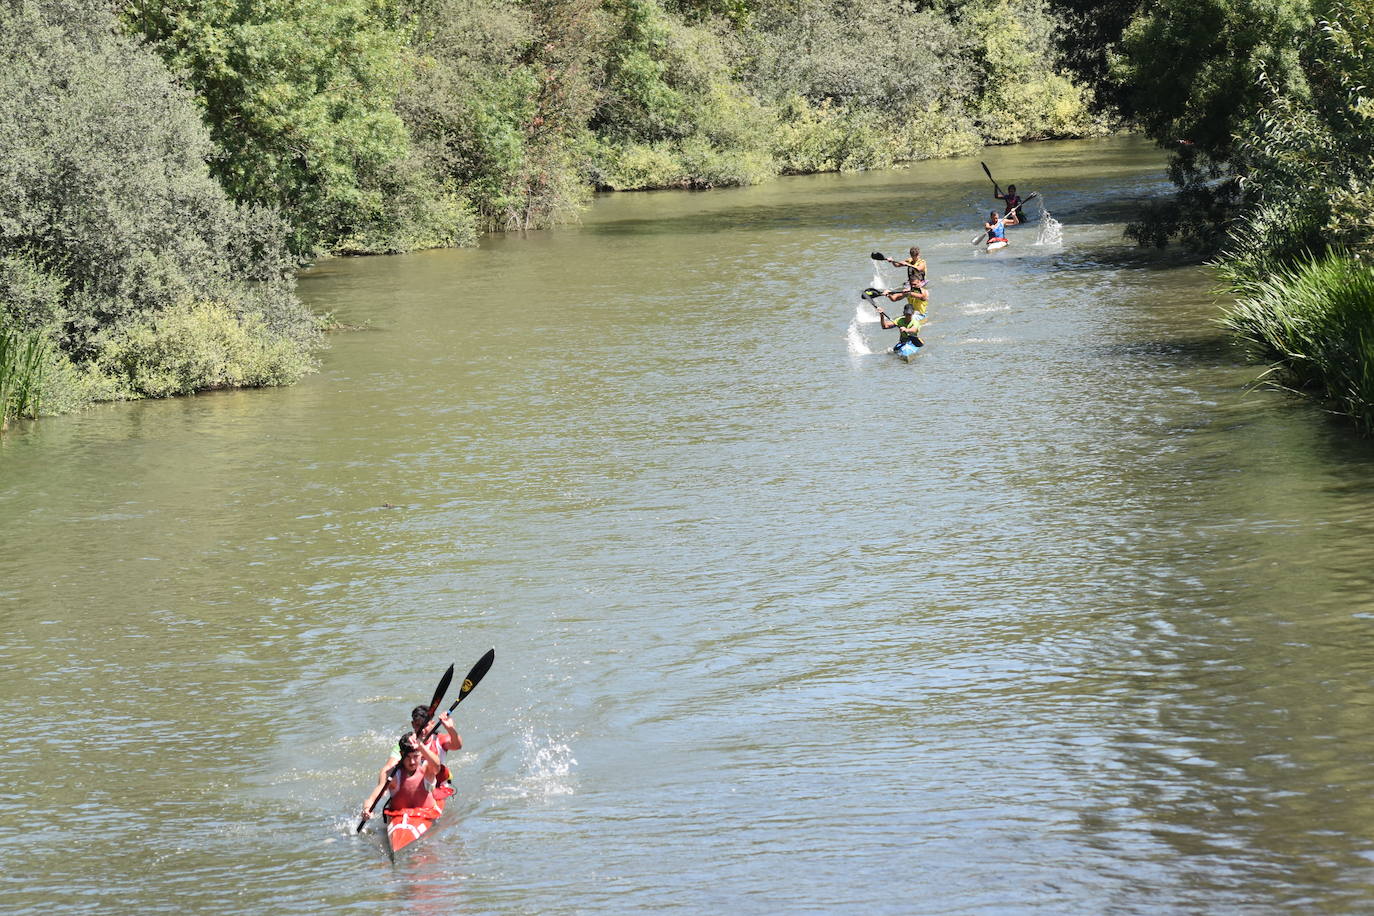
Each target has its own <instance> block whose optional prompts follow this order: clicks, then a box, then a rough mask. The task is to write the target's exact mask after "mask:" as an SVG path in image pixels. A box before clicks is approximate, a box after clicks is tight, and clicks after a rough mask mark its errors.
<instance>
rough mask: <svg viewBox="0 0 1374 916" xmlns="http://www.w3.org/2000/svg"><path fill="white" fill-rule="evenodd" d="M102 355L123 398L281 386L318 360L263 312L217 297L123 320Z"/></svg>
mask: <svg viewBox="0 0 1374 916" xmlns="http://www.w3.org/2000/svg"><path fill="white" fill-rule="evenodd" d="M103 343H104V345H103V346H102V347H101V351H100V357H99V359H98V361H97V363H98V365H99V368H100V370H101V373H102V375H104V376H105V377H106V378H109V379H112V380H114V381H115V382H116V383H117V384H119V385H120V387H121V388H122V390H123V392H122V393H123V394H124V396H126V397H137V396H139V395H146V396H148V397H166V396H168V395H175V394H190V393H192V392H196V391H205V390H208V389H214V388H239V387H264V386H269V385H284V384H288V383H290V382H294V381H296V380H297V379H299V378H300V377H301V376H302V375H303V374H304V373H306V372H307V371H310V370H311V369H312V368H313V365H312V364H311V363H310V362H309V361H308V360H307V359H306V358H305V357H304V356H303V355H302V353H301V351H300V350H299V348H297V347H295V346H294V345H293V343H292V341H290V340H289V339H286V338H282V337H279V336H275V335H273V334H271V333H269V332H268V331H267V329H266V328H265V327H264V326H263V322H262V320H261V319H260V318H256V317H254V318H249V319H247V320H245V319H244V318H242V317H241V316H240V315H239V314H238V313H237V312H236V310H235V309H234V308H232V307H230V306H228V305H226V304H224V303H220V302H204V301H200V302H188V303H183V304H179V305H177V306H175V307H173V308H170V309H166V310H163V311H161V312H158V313H156V314H153V315H148V316H145V317H141V318H140V319H138V320H136V321H132V322H127V323H125V324H122V325H120V326H119V327H118V328H116V329H114V330H112V331H111V332H110V333H109V334H107V335H106V337H105V340H104V342H103Z"/></svg>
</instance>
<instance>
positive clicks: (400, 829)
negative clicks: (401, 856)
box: [382, 786, 453, 861]
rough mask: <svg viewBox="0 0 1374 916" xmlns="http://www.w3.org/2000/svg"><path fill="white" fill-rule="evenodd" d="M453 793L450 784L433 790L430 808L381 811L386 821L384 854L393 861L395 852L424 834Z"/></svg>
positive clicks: (440, 815) (432, 825) (441, 813)
mask: <svg viewBox="0 0 1374 916" xmlns="http://www.w3.org/2000/svg"><path fill="white" fill-rule="evenodd" d="M452 794H453V787H452V786H441V787H439V788H437V789H435V790H434V806H433V807H430V808H398V809H396V810H391V809H387V810H385V811H383V812H382V817H383V819H384V820H385V821H386V839H385V842H386V854H387V855H388V856H390V857H391V859H392V861H395V859H396V854H397V853H398V852H400V851H401V850H402V849H405V848H406V847H407V846H409V845H410V844H412V843H414V842H415V841H416V840H418V839H420V837H422V836H424V835H425V834H426V833H428V832H429V831H430V830H431V829H433V827H434V825H435V824H436V823H437V822H438V820H439V818H440V817H442V816H443V813H444V804H445V803H446V802H447V801H448V799H449V796H451V795H452Z"/></svg>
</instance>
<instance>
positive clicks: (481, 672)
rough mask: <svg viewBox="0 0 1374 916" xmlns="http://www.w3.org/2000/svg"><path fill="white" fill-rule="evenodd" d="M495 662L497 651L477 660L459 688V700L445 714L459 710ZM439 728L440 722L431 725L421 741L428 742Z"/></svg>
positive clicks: (490, 650) (491, 651) (487, 653)
mask: <svg viewBox="0 0 1374 916" xmlns="http://www.w3.org/2000/svg"><path fill="white" fill-rule="evenodd" d="M494 661H496V650H495V649H488V650H487V652H486V654H485V655H483V656H482V657H481V658H479V659H478V660H477V664H475V665H473V666H472V670H471V671H469V672H468V676H467V677H465V678H463V686H462V687H460V688H458V699H456V700H454V701H453V702H452V703H451V704H450V705H449V708H448V709H447V710H445V712H444V714H445V715H448V714H449V713H451V712H453V711H454V710H455V709H457V708H458V704H459V703H461V702H463V699H464V698H465V697H466V696H467V695H468V694H470V693H472V688H474V687H476V686H477V684H478V682H479V681H481V680H482V678H484V677H486V676H487V672H488V671H490V670H491V663H492V662H494ZM438 727H439V723H438V722H432V723H430V726H429V729H428V730H427V731H426V732H425V734H424V737H422V738H421V739H420V740H421V741H428V740H429V739H430V737H431V736H433V734H434V731H435V729H437V728H438Z"/></svg>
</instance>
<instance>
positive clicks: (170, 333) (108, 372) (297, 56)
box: [0, 0, 1369, 417]
mask: <svg viewBox="0 0 1374 916" xmlns="http://www.w3.org/2000/svg"><path fill="white" fill-rule="evenodd" d="M1320 3H1325V5H1313V4H1320ZM1353 9H1354V12H1353V13H1352V12H1351V8H1350V7H1345V6H1341V7H1339V8H1338V7H1337V6H1336V5H1333V4H1332V3H1329V2H1325V0H1243V2H1242V0H1203V2H1201V3H1197V2H1194V0H1163V2H1159V3H1150V4H1144V3H1143V2H1140V0H1111V2H1107V3H1091V2H1088V0H871V2H864V3H860V2H857V0H537V2H536V0H257V2H254V3H251V4H250V3H226V2H223V0H106V2H100V0H97V2H95V3H91V2H89V0H87V2H79V0H0V52H3V57H0V89H3V92H0V136H3V137H4V138H5V145H6V155H5V156H4V157H3V158H0V196H3V201H2V202H0V329H3V333H4V336H3V338H2V340H3V346H0V394H3V395H4V396H3V397H2V398H0V407H3V411H2V412H3V415H4V416H5V417H9V416H14V415H33V414H36V413H37V412H38V411H39V410H43V411H54V412H55V411H61V410H66V409H71V408H72V407H75V406H78V405H79V404H81V403H84V402H88V401H90V400H93V399H112V398H134V397H149V396H153V397H155V396H163V395H170V394H180V393H187V392H193V391H201V390H207V389H213V388H219V387H227V386H243V385H249V386H251V385H276V384H284V383H289V382H292V381H294V380H296V379H298V378H300V377H301V375H303V374H304V373H306V372H309V371H311V369H312V368H313V367H314V359H315V356H314V354H315V353H316V352H317V350H318V348H319V347H320V346H321V341H322V332H321V327H320V321H319V320H318V319H316V318H314V317H313V316H311V315H310V314H308V312H307V311H306V310H305V309H304V307H303V306H302V305H301V303H300V302H299V300H298V299H297V297H296V296H295V292H294V285H293V284H294V280H293V272H294V270H295V268H296V267H298V266H299V265H300V264H302V263H305V262H308V261H309V260H311V259H313V258H315V257H318V256H319V255H321V254H324V253H329V252H333V253H384V252H396V251H406V250H412V249H417V248H425V247H437V246H453V245H469V244H474V243H475V241H476V238H477V236H478V235H479V234H480V233H481V232H484V231H501V230H510V229H523V228H532V227H543V226H549V225H554V224H556V223H558V222H560V221H563V220H566V219H569V218H572V217H574V216H575V214H576V213H577V211H578V209H579V208H580V207H582V206H583V205H584V203H585V202H586V200H587V198H588V195H589V193H590V191H592V190H594V189H615V190H632V189H647V188H711V187H720V186H728V185H741V184H749V183H755V182H759V181H764V180H767V179H769V178H771V177H773V176H775V175H778V174H786V173H805V172H817V171H833V170H844V169H864V168H880V167H885V166H890V165H893V164H895V163H900V162H907V161H912V160H918V159H923V158H931V157H937V156H946V155H954V154H960V153H968V152H972V151H974V150H976V149H977V148H978V147H980V146H982V145H984V144H989V143H1013V142H1019V141H1023V140H1031V139H1041V138H1050V137H1074V136H1085V135H1091V134H1095V133H1100V132H1103V131H1105V130H1107V129H1108V128H1109V127H1111V126H1113V125H1114V124H1116V123H1118V122H1117V121H1116V119H1117V117H1118V113H1123V114H1124V115H1125V116H1126V117H1127V118H1128V119H1129V120H1128V121H1127V123H1131V122H1134V123H1136V124H1139V125H1141V126H1142V127H1143V128H1144V129H1145V130H1147V131H1148V132H1149V133H1150V134H1151V135H1152V136H1154V137H1155V138H1156V139H1159V140H1160V141H1161V142H1163V143H1165V144H1173V145H1174V148H1176V149H1178V150H1179V153H1178V156H1177V160H1176V162H1175V163H1174V168H1173V174H1174V176H1175V178H1176V179H1177V180H1178V181H1179V183H1180V186H1181V194H1180V198H1179V201H1178V202H1177V203H1176V204H1175V205H1174V206H1173V207H1172V208H1169V207H1165V208H1161V210H1160V212H1159V213H1158V214H1156V216H1155V217H1154V219H1153V220H1152V221H1151V222H1150V223H1149V225H1148V226H1143V227H1137V234H1138V235H1139V236H1140V237H1141V238H1142V239H1144V240H1146V241H1160V240H1162V239H1164V238H1167V237H1169V236H1170V235H1182V236H1185V237H1186V238H1188V239H1189V240H1191V241H1193V242H1200V241H1201V242H1207V243H1210V244H1213V245H1214V246H1217V245H1222V244H1223V243H1224V244H1225V245H1229V247H1228V248H1227V254H1226V255H1225V258H1226V263H1227V264H1228V265H1230V272H1229V273H1228V274H1227V276H1228V277H1229V278H1230V279H1231V281H1232V282H1233V284H1235V286H1236V288H1237V289H1238V290H1239V291H1241V292H1242V293H1248V292H1249V289H1248V287H1246V285H1245V284H1246V283H1248V282H1250V279H1251V278H1253V277H1257V276H1260V277H1262V276H1264V272H1265V270H1267V269H1268V265H1269V264H1270V263H1271V262H1272V261H1273V259H1274V258H1282V259H1284V260H1285V263H1291V264H1296V263H1298V262H1299V261H1300V260H1301V259H1302V258H1303V257H1305V255H1304V254H1303V253H1304V252H1308V251H1312V252H1321V251H1324V250H1325V248H1326V247H1327V245H1328V243H1329V242H1331V241H1333V240H1339V241H1340V242H1341V244H1343V245H1346V246H1348V250H1349V251H1351V252H1359V251H1362V250H1363V249H1362V248H1361V246H1365V247H1367V239H1366V238H1365V237H1364V235H1363V234H1362V232H1361V230H1360V228H1359V224H1358V221H1356V220H1354V219H1353V216H1354V215H1355V213H1356V209H1357V206H1358V203H1359V201H1360V195H1361V194H1362V193H1363V192H1364V189H1365V185H1364V184H1362V183H1361V182H1363V181H1364V180H1365V178H1366V177H1367V175H1368V172H1369V170H1368V168H1367V167H1366V166H1367V161H1368V155H1367V153H1365V154H1364V159H1363V160H1360V159H1359V156H1360V150H1359V145H1360V144H1358V143H1357V142H1348V141H1352V139H1353V138H1356V139H1357V138H1358V137H1359V136H1360V131H1361V130H1363V129H1364V128H1365V127H1366V125H1365V123H1364V120H1365V118H1366V117H1367V114H1368V112H1367V111H1366V108H1365V103H1364V102H1363V100H1362V99H1360V98H1357V96H1358V92H1357V91H1356V90H1355V88H1354V87H1356V86H1359V85H1367V83H1362V82H1360V78H1359V76H1358V75H1359V74H1360V73H1363V72H1364V71H1363V70H1361V69H1360V67H1367V64H1365V63H1364V62H1363V58H1362V57H1361V56H1360V54H1361V50H1362V45H1361V44H1360V42H1362V41H1363V40H1364V39H1365V38H1367V37H1368V34H1367V23H1368V10H1367V6H1365V5H1356V6H1354V7H1353ZM1323 16H1325V17H1327V18H1326V19H1323V18H1322V17H1323ZM1361 17H1363V18H1361ZM1318 21H1322V22H1328V25H1329V24H1330V23H1331V22H1338V23H1339V24H1338V25H1332V26H1330V27H1329V28H1327V29H1326V30H1325V31H1320V32H1317V31H1314V30H1313V29H1312V26H1313V24H1314V23H1316V22H1318ZM1352 63H1353V64H1355V65H1356V66H1355V67H1354V69H1353V70H1352V69H1349V65H1351V64H1352ZM1352 93H1354V95H1352ZM1297 115H1301V117H1298V116H1297ZM1261 131H1263V132H1261ZM1328 135H1336V139H1337V140H1339V141H1340V142H1338V143H1335V144H1332V143H1330V142H1328V141H1329V140H1330V139H1331V136H1328ZM1179 136H1186V137H1187V138H1188V139H1189V140H1190V142H1191V145H1189V146H1187V147H1182V148H1180V147H1177V146H1176V144H1175V140H1176V139H1177V138H1178V137H1179ZM1242 138H1249V139H1244V140H1243V139H1242ZM1342 144H1343V145H1342ZM1312 157H1318V159H1317V160H1316V161H1312ZM1320 157H1325V158H1320ZM1337 159H1339V161H1340V162H1341V163H1342V164H1343V165H1344V166H1349V167H1348V168H1343V169H1329V168H1327V166H1329V165H1331V164H1332V162H1333V161H1335V160H1337ZM1357 161H1359V162H1364V163H1365V166H1359V167H1358V168H1357V167H1355V166H1354V165H1351V163H1356V162H1357ZM1360 169H1363V171H1360ZM1236 175H1243V176H1245V178H1246V180H1245V181H1243V182H1242V181H1236V180H1231V178H1230V177H1228V176H1236ZM1313 175H1315V176H1317V182H1318V185H1319V186H1320V187H1321V188H1324V189H1326V190H1327V191H1329V193H1324V192H1314V191H1313V190H1312V187H1311V185H1312V181H1311V180H1310V179H1311V177H1312V176H1313ZM1356 179H1358V180H1356ZM1237 214H1243V216H1238V215H1237ZM1242 222H1244V225H1245V226H1246V227H1247V228H1246V229H1245V230H1244V231H1237V227H1238V226H1240V225H1242ZM1332 225H1335V226H1336V227H1337V229H1338V230H1339V231H1338V232H1334V233H1333V232H1332V231H1328V230H1330V227H1331V226H1332ZM1352 256H1354V255H1352ZM1313 282H1316V281H1313ZM1245 327H1247V328H1248V327H1250V326H1249V325H1246V326H1245Z"/></svg>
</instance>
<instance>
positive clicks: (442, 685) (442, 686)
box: [429, 664, 453, 719]
mask: <svg viewBox="0 0 1374 916" xmlns="http://www.w3.org/2000/svg"><path fill="white" fill-rule="evenodd" d="M452 683H453V665H451V664H450V665H449V666H448V670H447V671H445V672H444V676H443V677H441V678H440V679H439V686H438V687H435V688H434V697H433V698H432V699H431V700H430V701H429V717H430V718H431V719H433V718H434V713H435V712H437V711H438V709H439V704H440V703H442V702H444V694H446V693H448V685H449V684H452Z"/></svg>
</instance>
